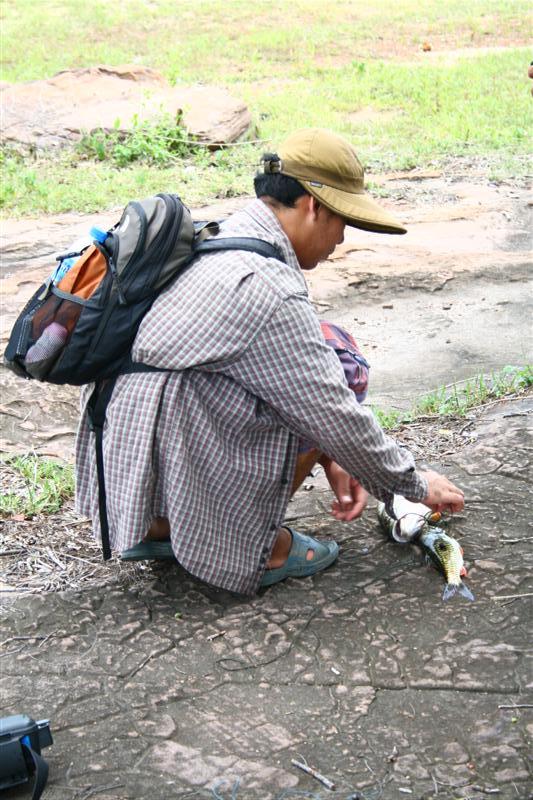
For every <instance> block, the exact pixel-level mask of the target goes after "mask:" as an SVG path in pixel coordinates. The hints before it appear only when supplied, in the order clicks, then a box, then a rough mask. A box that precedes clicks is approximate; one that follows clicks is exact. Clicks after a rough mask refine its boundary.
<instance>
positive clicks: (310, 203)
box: [296, 194, 320, 219]
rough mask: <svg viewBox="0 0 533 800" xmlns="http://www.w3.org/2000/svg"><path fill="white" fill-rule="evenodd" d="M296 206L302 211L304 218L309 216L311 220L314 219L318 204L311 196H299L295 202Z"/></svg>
mask: <svg viewBox="0 0 533 800" xmlns="http://www.w3.org/2000/svg"><path fill="white" fill-rule="evenodd" d="M296 205H297V206H299V208H300V210H301V211H303V212H304V213H305V215H306V216H307V215H308V214H309V215H310V216H311V217H312V218H313V219H316V217H317V215H318V209H319V208H320V203H319V202H318V200H317V199H316V197H313V195H312V194H303V195H301V196H300V197H299V198H298V200H297V201H296Z"/></svg>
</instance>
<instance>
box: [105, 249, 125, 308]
mask: <svg viewBox="0 0 533 800" xmlns="http://www.w3.org/2000/svg"><path fill="white" fill-rule="evenodd" d="M109 269H110V270H111V274H112V276H113V280H114V281H115V286H116V287H117V294H118V302H119V304H120V305H121V306H127V305H128V301H127V300H126V298H125V296H124V292H123V291H122V287H121V285H120V280H119V277H118V272H117V268H116V266H115V262H114V261H113V259H112V258H110V259H109Z"/></svg>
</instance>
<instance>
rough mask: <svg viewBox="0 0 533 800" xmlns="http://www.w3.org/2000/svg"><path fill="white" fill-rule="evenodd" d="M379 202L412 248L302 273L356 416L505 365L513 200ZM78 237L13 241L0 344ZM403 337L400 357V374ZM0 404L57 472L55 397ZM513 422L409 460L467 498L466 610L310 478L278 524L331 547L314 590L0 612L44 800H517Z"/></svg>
mask: <svg viewBox="0 0 533 800" xmlns="http://www.w3.org/2000/svg"><path fill="white" fill-rule="evenodd" d="M421 181H422V179H421ZM389 190H390V192H389V194H390V197H391V198H392V199H391V200H389V201H388V202H389V204H393V203H394V206H395V208H396V212H397V213H398V212H400V216H403V217H404V218H408V219H407V221H408V222H409V223H410V225H409V228H410V231H411V233H410V237H411V238H410V239H409V238H408V237H405V239H404V240H399V239H395V237H390V238H387V237H385V239H383V238H380V237H377V238H376V237H373V238H369V237H370V235H368V237H367V235H366V234H359V233H357V235H355V234H354V233H353V232H350V234H349V236H348V237H347V241H346V243H345V245H343V250H341V252H340V254H339V258H338V259H336V261H335V265H334V269H332V265H329V266H328V267H325V268H320V270H319V271H318V272H317V274H316V275H313V276H311V285H312V290H313V296H314V297H315V300H316V302H317V307H318V308H319V310H321V311H322V310H323V311H324V312H327V313H324V316H328V317H329V318H331V319H338V320H341V321H343V322H344V323H345V324H347V323H348V321H351V324H350V325H348V327H350V329H351V330H352V331H353V332H354V333H355V334H356V336H357V338H358V339H359V340H360V343H361V345H362V346H363V348H364V349H365V350H366V351H367V352H368V355H369V357H370V359H371V361H372V362H373V364H374V361H375V362H376V365H375V367H373V377H372V381H373V383H372V385H373V387H374V389H373V391H374V395H373V398H372V399H374V397H378V398H387V397H388V398H392V400H394V402H396V403H399V404H401V403H402V402H404V401H405V399H406V398H409V397H411V398H412V396H413V394H414V393H415V392H416V391H420V390H422V389H426V388H433V387H435V386H436V385H438V384H439V383H443V382H444V383H448V382H450V381H452V380H457V379H459V378H461V377H467V376H468V375H473V374H475V373H476V372H478V371H479V369H478V363H479V364H482V365H486V366H487V368H489V369H492V368H494V369H496V368H500V367H502V366H504V365H505V364H509V363H517V364H523V363H525V362H526V361H527V360H528V348H529V346H530V343H531V337H530V333H531V328H530V319H531V317H530V316H528V308H529V307H530V295H529V294H528V288H527V287H528V283H527V264H528V261H527V259H528V255H527V252H526V250H527V245H528V234H527V225H526V222H525V215H526V214H527V213H528V211H529V208H530V207H528V201H527V200H526V196H525V193H524V191H523V190H522V189H521V188H520V187H509V186H507V187H493V186H487V185H483V186H481V185H477V187H476V186H474V185H472V183H465V182H464V181H462V182H461V181H459V180H456V181H455V182H454V180H453V179H452V178H446V179H444V178H443V177H442V176H441V177H438V176H436V177H426V179H424V180H423V182H421V183H420V184H417V183H413V182H411V181H407V180H403V181H398V180H395V179H394V177H393V178H392V179H391V181H390V183H389ZM402 198H403V199H402ZM402 203H405V213H403V214H402V213H401V212H402ZM206 213H207V212H206ZM94 221H95V220H91V222H90V224H93V222H94ZM87 222H88V220H87V219H81V218H74V217H72V216H71V217H69V218H68V219H58V220H48V221H47V220H40V221H30V222H20V223H12V224H10V226H9V228H8V230H7V231H6V233H5V237H4V238H5V244H6V247H5V253H6V255H5V258H4V268H5V269H6V272H7V275H6V276H5V281H4V287H5V293H4V298H5V300H6V309H7V311H6V314H5V320H6V324H7V326H9V324H10V320H11V319H12V316H13V314H14V310H15V309H16V308H18V307H19V306H20V302H21V300H23V299H24V296H27V294H28V293H30V292H31V291H33V289H34V286H35V282H36V281H38V280H40V279H41V278H42V277H44V276H45V275H46V274H47V271H49V270H48V266H47V262H48V261H49V258H50V253H51V252H52V251H53V249H54V248H53V247H52V246H51V242H53V241H54V240H55V241H58V236H59V232H60V231H62V230H63V227H64V226H65V225H70V229H69V231H68V233H69V235H68V236H67V239H69V238H74V237H75V235H76V234H77V230H75V228H76V227H78V228H80V227H82V226H83V227H84V228H85V227H86V226H87ZM467 223H468V224H467ZM60 226H61V228H60ZM54 231H55V232H54ZM70 233H73V235H72V237H70ZM29 241H33V242H34V245H33V247H34V249H33V251H32V254H31V256H30V263H29V264H28V263H27V262H26V261H25V260H24V259H23V256H24V257H25V256H26V254H27V252H28V251H27V248H28V242H29ZM401 241H404V244H401ZM393 265H394V266H393ZM324 270H326V271H324ZM482 304H485V305H482ZM391 305H392V308H390V307H389V306H391ZM445 306H450V307H449V308H445ZM484 308H486V309H487V310H486V311H484V310H483V309H484ZM331 312H333V313H331ZM363 326H364V327H363ZM5 330H7V328H6V329H5ZM4 337H5V333H4ZM401 337H403V339H402V338H401ZM447 339H449V340H450V341H449V342H448V343H447V341H446V340H447ZM406 340H407V341H408V342H409V345H410V344H411V343H413V347H415V346H416V348H418V349H417V350H416V351H413V350H412V349H409V347H408V350H409V355H407V356H406V345H405V341H406ZM465 343H466V344H465ZM401 364H407V365H408V367H409V369H408V370H407V376H406V375H405V373H402V372H401V371H400V365H401ZM443 376H446V377H447V379H446V380H443V379H442V378H443ZM0 385H1V386H2V408H1V409H0V412H1V414H2V423H3V430H2V445H3V449H5V450H7V451H9V452H16V451H24V450H26V451H27V449H28V447H31V446H33V447H34V448H35V450H36V451H37V452H40V453H48V454H54V455H58V456H62V457H64V458H67V459H68V458H70V455H71V451H72V429H73V425H74V420H75V400H74V393H73V392H70V390H67V389H61V390H59V391H56V390H52V389H51V387H38V389H39V390H38V391H36V389H35V386H34V385H33V384H30V383H27V384H24V383H23V384H20V383H17V384H14V383H13V382H12V379H11V377H10V376H6V374H5V371H4V372H3V374H2V375H1V376H0ZM532 407H533V400H532V398H531V396H530V397H524V398H521V399H518V400H515V401H506V402H503V403H499V404H496V405H494V406H491V407H489V408H487V409H486V410H485V411H483V413H482V414H481V415H480V416H478V417H476V418H475V419H472V420H470V421H469V422H468V423H467V424H466V425H465V432H467V433H468V436H463V439H462V441H463V443H461V442H458V439H457V437H455V438H454V440H453V441H454V444H453V447H451V448H450V449H448V450H446V449H445V448H444V447H440V448H437V449H436V450H435V453H437V454H438V455H437V456H435V458H432V457H431V456H430V457H429V458H431V465H432V466H434V467H436V468H438V469H441V470H442V471H444V472H446V474H448V475H449V476H450V477H451V479H452V480H455V481H456V482H457V483H458V484H459V485H461V486H462V487H463V488H464V489H465V492H466V498H467V505H466V508H465V512H464V514H462V515H456V516H455V517H454V518H453V520H451V521H450V523H449V531H450V533H452V534H453V535H454V536H455V537H456V538H457V539H459V540H460V541H461V543H462V545H463V547H464V551H465V559H466V563H467V566H468V568H469V577H468V578H467V579H466V580H467V582H468V585H469V587H470V588H471V589H472V591H473V592H474V594H475V596H476V601H475V602H474V603H468V602H466V601H464V600H463V599H462V598H459V597H457V598H454V599H452V600H451V601H449V602H448V603H443V601H442V600H441V593H442V588H443V581H442V578H441V576H440V575H439V574H438V573H437V572H436V571H435V570H433V568H430V567H426V566H425V565H424V564H423V560H422V557H421V555H420V553H419V551H418V549H417V548H416V547H414V546H411V545H398V544H394V543H392V542H389V541H388V540H387V539H386V538H385V537H384V536H383V535H382V534H381V533H380V531H379V529H378V525H377V522H376V517H375V509H374V508H373V507H371V508H370V509H369V510H368V512H367V513H366V515H365V516H364V517H363V519H362V520H360V521H358V522H356V523H353V524H351V525H349V526H347V525H346V526H345V525H341V524H339V523H336V522H335V521H334V520H333V518H332V517H330V516H329V513H328V512H329V504H330V502H331V497H330V495H329V493H328V492H327V489H326V487H325V484H324V477H323V475H321V474H320V473H318V474H317V476H316V477H314V478H312V479H310V480H309V482H308V483H306V485H305V486H304V489H303V490H301V491H300V492H299V493H298V495H297V496H296V497H295V499H294V500H293V502H292V503H291V505H290V506H289V522H290V523H292V524H294V525H295V527H298V528H299V529H301V530H303V531H306V532H312V533H315V532H317V533H318V535H319V536H324V537H329V536H332V537H335V538H336V539H337V540H338V541H339V542H340V544H341V555H340V557H339V560H338V562H337V563H336V564H335V565H334V566H333V567H332V568H330V569H329V570H328V571H327V572H325V573H323V574H321V575H318V576H316V577H314V578H308V579H305V580H299V581H298V580H290V581H286V582H284V583H282V584H279V585H278V586H275V587H272V588H271V589H269V590H265V591H263V592H261V593H260V594H259V595H258V596H257V597H255V598H253V599H251V600H250V599H243V598H239V597H236V596H233V595H230V594H228V593H226V592H222V591H219V590H216V589H213V588H210V587H207V586H205V585H203V584H200V583H198V582H197V581H195V580H194V579H192V578H191V577H190V576H188V575H186V574H185V573H184V572H183V571H181V570H180V569H179V568H178V567H175V566H173V565H163V564H160V565H150V566H144V568H141V567H139V566H138V565H137V566H135V565H123V566H122V567H120V566H119V565H118V564H117V563H115V562H114V563H112V564H110V565H109V567H108V569H107V571H106V572H105V574H104V575H103V576H102V577H98V580H96V581H93V583H91V584H89V583H87V588H85V589H82V590H80V591H70V592H63V593H59V592H55V593H45V592H41V593H39V594H32V595H21V596H18V597H17V592H12V591H11V593H4V594H2V595H1V596H2V597H3V598H7V600H5V602H4V609H3V619H2V635H1V641H0V681H1V683H0V686H1V689H0V705H1V713H2V714H3V715H7V714H11V713H20V712H24V713H29V714H31V715H32V716H34V717H35V718H43V717H46V718H50V721H51V728H52V731H53V735H54V745H53V747H51V748H49V749H47V750H46V751H45V756H46V758H47V760H48V761H49V764H50V782H49V785H48V788H47V790H46V792H45V795H44V800H59V799H61V800H63V799H64V800H87V799H88V798H89V797H96V798H98V799H99V800H134V799H135V800H137V799H139V800H140V799H144V798H148V797H150V798H153V800H159V799H161V800H166V799H167V798H169V800H170V799H171V798H179V799H180V800H185V798H188V799H190V800H192V799H193V798H198V800H201V798H207V799H209V798H215V800H217V799H218V800H220V798H224V800H230V798H231V799H232V800H234V799H236V800H281V798H288V797H308V798H315V799H316V798H320V799H321V800H325V798H327V797H332V798H334V797H338V798H339V800H348V798H353V800H355V797H360V798H361V799H362V800H380V799H381V798H383V800H394V799H395V798H403V797H406V798H408V797H412V798H413V799H414V800H415V799H416V800H429V799H430V798H437V799H438V800H440V799H442V800H453V798H465V799H466V798H470V800H481V798H488V797H491V796H492V795H494V797H496V798H498V800H500V799H501V800H511V799H514V798H517V799H518V800H525V798H528V797H530V796H531V792H532V789H533V782H532V778H531V771H530V770H531V767H530V762H529V761H528V757H529V756H530V754H531V749H530V742H531V737H532V734H533V708H532V706H533V696H532V695H533V692H532V673H531V652H532V650H531V641H532V636H531V607H532V597H533V587H532V585H531V583H532V581H531V567H532V561H533V557H532V553H533V548H532V546H531V545H532V542H533V528H532V525H531V522H530V515H531V506H532V503H531V489H530V487H531V475H530V463H531V441H530V432H531V426H530V425H528V423H529V421H530V419H531V410H532ZM466 429H467V431H466ZM428 430H429V429H428ZM431 431H434V435H435V437H441V438H442V437H443V436H444V437H445V436H446V435H447V434H446V431H445V430H439V429H438V428H437V427H435V428H433V429H431V430H430V431H429V432H430V434H431ZM422 434H423V431H421V438H420V441H424V436H423V435H422ZM425 435H426V437H427V435H428V432H427V431H426V434H425ZM426 441H427V438H426ZM432 452H433V451H432ZM16 524H20V525H24V524H27V523H15V522H11V521H9V520H8V521H6V522H5V523H4V525H5V526H13V525H16ZM28 524H29V523H28ZM21 530H22V529H21ZM35 534H37V535H38V528H36V527H35V526H34V535H35ZM100 575H101V573H99V576H100ZM4 585H5V584H4ZM3 591H4V590H3ZM293 758H294V759H299V760H301V761H303V760H304V759H305V760H306V761H307V762H308V764H309V765H311V766H312V767H314V768H315V769H317V770H319V771H320V772H321V773H322V774H323V775H326V776H327V777H328V778H329V779H330V780H332V781H334V782H335V785H336V789H335V791H334V792H332V791H329V790H328V789H327V788H325V787H324V786H322V785H321V784H320V783H319V782H317V781H316V780H315V779H314V778H313V777H311V776H308V775H306V774H304V773H303V772H301V771H300V770H298V769H296V768H295V767H294V766H292V765H291V759H293ZM237 782H239V783H237ZM22 796H24V794H23V793H22V792H20V791H18V792H17V791H12V792H10V793H7V794H6V797H13V798H14V797H22Z"/></svg>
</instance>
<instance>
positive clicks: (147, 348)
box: [76, 200, 427, 594]
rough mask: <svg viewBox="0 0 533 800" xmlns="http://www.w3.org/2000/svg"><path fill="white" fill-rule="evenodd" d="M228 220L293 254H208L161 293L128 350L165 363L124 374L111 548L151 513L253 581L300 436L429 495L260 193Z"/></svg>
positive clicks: (358, 471)
mask: <svg viewBox="0 0 533 800" xmlns="http://www.w3.org/2000/svg"><path fill="white" fill-rule="evenodd" d="M222 235H228V236H254V237H258V238H260V239H263V240H265V241H268V242H271V243H272V244H275V245H277V246H278V247H279V248H280V249H281V250H282V252H283V254H284V256H285V258H286V262H287V263H286V264H283V263H282V262H281V261H277V260H274V259H266V258H263V257H261V256H259V255H257V254H255V253H248V252H241V251H239V252H236V251H226V252H221V253H211V254H206V255H204V256H202V257H201V258H199V259H198V260H197V261H195V262H194V263H193V264H192V266H190V267H189V268H188V269H187V270H185V272H183V273H182V274H181V275H180V276H179V277H178V278H177V280H176V281H175V282H174V283H173V284H172V286H170V287H169V288H168V289H166V290H165V291H164V292H163V293H162V294H161V295H160V296H159V297H158V299H157V300H156V302H155V303H154V305H153V306H152V308H151V310H150V311H149V312H148V314H147V315H146V317H145V318H144V320H143V322H142V325H141V327H140V329H139V332H138V334H137V338H136V340H135V345H134V348H133V357H134V360H136V361H143V362H145V363H147V364H152V365H154V366H156V367H162V368H165V369H168V370H172V371H169V372H168V373H166V372H164V373H144V374H133V375H124V376H121V377H120V378H119V379H118V380H117V383H116V387H115V390H114V393H113V396H112V399H111V402H110V405H109V407H108V410H107V424H106V430H105V434H104V470H105V479H106V490H107V508H108V515H109V526H110V538H111V544H112V546H113V547H114V548H115V549H116V550H118V551H122V550H125V549H126V548H128V547H131V546H133V545H135V544H137V543H138V542H139V541H140V540H141V539H142V538H143V537H144V536H145V535H146V532H147V530H148V528H149V526H150V523H151V520H152V519H153V517H154V516H162V517H167V518H168V519H169V521H170V529H171V539H172V546H173V549H174V553H175V555H176V558H177V559H178V561H179V562H180V564H182V566H183V567H185V569H187V570H188V571H190V572H191V573H192V574H193V575H196V576H197V577H199V578H200V579H202V580H204V581H207V582H208V583H211V584H214V585H215V586H220V587H223V588H225V589H229V590H231V591H235V592H240V593H244V594H250V593H253V592H254V591H256V590H257V588H258V586H259V582H260V579H261V576H262V574H263V571H264V569H265V565H266V562H267V560H268V558H269V555H270V551H271V548H272V546H273V543H274V540H275V537H276V531H277V529H278V528H279V526H280V525H281V524H282V522H283V518H284V513H285V509H286V507H287V503H288V501H289V495H290V488H291V480H292V476H293V472H294V468H295V463H296V456H297V451H298V441H299V438H300V437H304V438H306V439H309V440H311V441H312V442H314V443H315V445H316V446H317V447H319V448H320V450H321V451H323V452H324V453H326V454H327V455H329V456H330V457H331V458H333V459H334V460H335V461H337V462H338V463H339V464H341V465H342V466H343V467H344V468H345V469H346V470H347V471H348V472H349V473H350V474H351V475H353V476H357V477H358V478H359V480H360V482H361V483H362V484H363V485H364V486H365V487H366V488H367V489H368V491H369V492H370V493H371V494H373V495H374V496H375V497H377V498H382V499H384V500H389V499H390V495H391V493H392V492H398V493H401V494H407V495H409V496H410V497H413V498H414V499H422V498H423V497H424V496H425V493H426V490H427V484H426V481H425V480H424V478H422V477H421V476H420V475H419V474H418V473H417V472H416V471H415V468H414V462H413V459H412V457H411V455H410V453H409V452H408V451H407V450H405V449H404V448H401V447H399V446H398V445H397V444H396V443H395V442H394V441H393V440H392V439H390V438H389V437H388V436H386V435H385V434H384V433H383V431H382V430H381V428H380V427H379V425H378V424H377V422H376V421H375V419H374V417H373V415H372V412H371V411H370V410H369V409H367V408H365V407H363V406H360V405H359V404H358V402H357V400H356V398H355V396H354V394H353V392H352V391H350V389H349V388H348V386H347V384H346V381H345V377H344V372H343V369H342V366H341V364H340V362H339V359H338V357H337V356H336V355H335V352H334V350H333V349H332V348H331V347H329V346H328V345H327V344H326V343H325V341H324V336H323V334H322V331H321V328H320V323H319V320H318V318H317V316H316V313H315V311H314V309H313V306H312V305H311V302H310V300H309V297H308V293H307V288H306V283H305V280H304V277H303V274H302V272H301V270H300V267H299V265H298V261H297V259H296V256H295V253H294V250H293V249H292V247H291V244H290V242H289V240H288V238H287V237H286V235H285V233H284V232H283V230H282V228H281V226H280V224H279V222H278V221H277V218H276V217H275V215H274V214H273V213H272V212H271V211H270V209H269V208H268V207H267V206H266V205H265V204H264V203H263V202H261V201H260V200H255V201H253V202H251V203H250V204H249V205H248V206H246V207H245V208H244V209H243V210H242V211H240V212H238V213H237V214H235V215H233V216H232V217H230V219H229V220H227V221H226V222H225V223H224V225H223V226H222ZM89 394H90V387H85V388H84V390H83V392H82V417H81V421H80V428H79V432H78V440H77V453H76V457H77V503H78V509H79V511H80V512H81V513H82V514H84V515H86V516H89V517H92V519H93V523H94V529H95V535H96V536H98V535H99V521H98V487H97V480H96V466H95V454H94V441H93V435H92V434H91V433H90V432H89V429H88V425H87V418H86V412H85V404H86V401H87V399H88V396H89Z"/></svg>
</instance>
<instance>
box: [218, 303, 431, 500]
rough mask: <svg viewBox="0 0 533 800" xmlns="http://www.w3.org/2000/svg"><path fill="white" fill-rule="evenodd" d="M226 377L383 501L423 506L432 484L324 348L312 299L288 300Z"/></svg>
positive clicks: (329, 352) (328, 349)
mask: <svg viewBox="0 0 533 800" xmlns="http://www.w3.org/2000/svg"><path fill="white" fill-rule="evenodd" d="M224 372H225V373H226V374H228V375H230V376H231V377H232V378H233V379H234V380H236V381H238V382H239V383H241V384H242V385H243V386H244V387H245V388H246V389H247V390H248V391H250V392H251V393H253V394H255V395H256V396H257V397H259V398H260V399H261V400H263V401H264V402H265V403H268V404H269V405H270V406H271V407H272V408H274V409H275V411H276V412H277V413H278V414H279V416H280V417H281V419H282V421H283V423H284V424H285V425H286V426H287V427H288V428H289V430H291V431H292V432H293V433H295V434H297V435H298V436H302V437H305V438H306V439H310V440H311V441H313V443H315V445H316V446H317V447H319V449H320V450H321V451H322V452H324V453H325V454H326V455H327V456H329V457H330V458H332V459H333V460H334V461H336V462H337V463H338V464H340V465H341V466H342V467H343V468H344V469H345V470H346V471H347V472H348V473H349V474H350V475H352V476H353V477H355V478H357V479H358V480H359V481H360V483H361V484H362V485H363V486H364V487H365V488H366V489H367V490H368V491H369V492H370V493H371V494H372V495H374V497H377V498H378V499H381V500H384V501H385V502H390V500H391V495H392V494H393V493H397V494H402V495H407V496H408V497H411V498H413V499H415V500H423V499H424V497H425V496H426V494H427V490H428V485H427V481H426V480H425V478H423V477H422V475H420V474H419V473H418V472H417V471H416V469H415V463H414V460H413V457H412V455H411V453H410V452H409V451H408V450H407V449H406V448H404V447H401V446H399V445H398V444H397V443H396V442H395V441H394V440H393V439H392V438H391V437H390V436H387V435H386V434H385V433H384V431H383V430H382V428H381V427H380V425H379V424H378V422H377V420H376V419H375V417H374V415H373V413H372V411H371V410H370V409H369V408H366V407H364V406H361V405H359V404H358V402H357V400H356V398H355V396H354V394H353V392H351V391H350V389H349V388H348V386H347V385H346V381H345V378H344V372H343V369H342V366H341V364H340V362H339V360H338V358H337V356H336V355H335V353H334V351H333V350H332V349H331V347H328V345H327V344H326V343H325V341H324V337H323V335H322V331H321V328H320V323H319V321H318V318H317V316H316V314H315V312H314V309H313V307H312V305H311V303H310V302H309V300H308V299H307V298H303V297H301V296H291V297H288V298H286V299H284V300H283V302H281V303H280V304H279V306H278V307H277V309H276V310H275V311H274V313H273V314H272V315H271V316H270V317H269V319H268V321H267V322H266V323H265V324H264V325H263V326H262V328H261V330H260V331H259V333H258V334H257V335H256V336H255V337H254V339H253V341H252V342H251V343H250V344H249V346H248V347H247V348H246V350H245V351H244V352H243V354H242V355H241V357H240V358H239V359H237V360H236V361H234V362H233V363H231V364H228V365H226V367H225V369H224Z"/></svg>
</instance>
